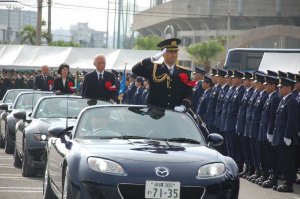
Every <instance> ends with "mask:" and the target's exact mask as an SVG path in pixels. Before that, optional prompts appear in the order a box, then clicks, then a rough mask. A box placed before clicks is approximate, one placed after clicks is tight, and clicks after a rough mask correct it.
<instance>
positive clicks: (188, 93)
mask: <svg viewBox="0 0 300 199" xmlns="http://www.w3.org/2000/svg"><path fill="white" fill-rule="evenodd" d="M132 72H133V73H135V74H136V75H138V76H142V77H144V78H147V79H148V80H149V85H150V87H149V95H148V105H152V106H160V107H165V108H170V109H173V108H174V107H175V106H180V105H184V106H185V107H186V110H188V108H189V107H190V106H191V101H192V96H193V90H192V86H189V85H187V84H186V83H184V81H182V79H181V78H180V76H181V77H182V76H188V80H189V74H188V73H187V71H186V70H185V69H182V68H181V67H180V66H177V65H175V66H174V69H173V74H172V75H171V74H170V73H169V70H168V67H167V66H166V65H165V63H162V64H156V63H152V61H151V58H146V59H144V60H143V61H141V62H139V63H137V64H136V65H135V66H133V68H132Z"/></svg>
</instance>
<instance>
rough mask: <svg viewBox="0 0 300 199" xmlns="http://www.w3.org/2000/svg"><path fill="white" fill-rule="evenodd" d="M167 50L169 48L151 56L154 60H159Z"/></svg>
mask: <svg viewBox="0 0 300 199" xmlns="http://www.w3.org/2000/svg"><path fill="white" fill-rule="evenodd" d="M166 52H167V49H166V48H164V49H163V50H162V51H160V52H159V53H157V54H156V55H154V56H153V57H151V60H152V62H153V61H157V60H159V59H160V58H161V57H162V56H163V55H164V54H165V53H166Z"/></svg>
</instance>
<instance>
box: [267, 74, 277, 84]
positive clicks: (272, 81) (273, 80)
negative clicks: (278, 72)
mask: <svg viewBox="0 0 300 199" xmlns="http://www.w3.org/2000/svg"><path fill="white" fill-rule="evenodd" d="M264 84H265V85H266V84H276V85H278V84H279V78H278V77H274V76H272V75H266V82H265V83H264Z"/></svg>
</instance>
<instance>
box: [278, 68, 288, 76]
mask: <svg viewBox="0 0 300 199" xmlns="http://www.w3.org/2000/svg"><path fill="white" fill-rule="evenodd" d="M278 76H279V78H280V77H285V78H287V74H286V73H285V72H282V71H280V70H279V71H278Z"/></svg>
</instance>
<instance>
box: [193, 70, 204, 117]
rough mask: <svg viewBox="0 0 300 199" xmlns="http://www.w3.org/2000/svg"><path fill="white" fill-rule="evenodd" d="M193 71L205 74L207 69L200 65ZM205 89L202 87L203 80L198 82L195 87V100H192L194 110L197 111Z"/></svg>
mask: <svg viewBox="0 0 300 199" xmlns="http://www.w3.org/2000/svg"><path fill="white" fill-rule="evenodd" d="M193 73H200V74H202V75H203V76H204V75H205V73H206V71H205V70H204V69H201V68H199V67H195V71H194V72H193ZM203 92H204V89H203V88H202V82H201V80H200V81H198V82H197V85H196V86H195V87H194V88H193V100H192V110H193V111H194V112H196V111H197V108H198V105H199V100H200V97H201V96H202V94H203Z"/></svg>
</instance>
